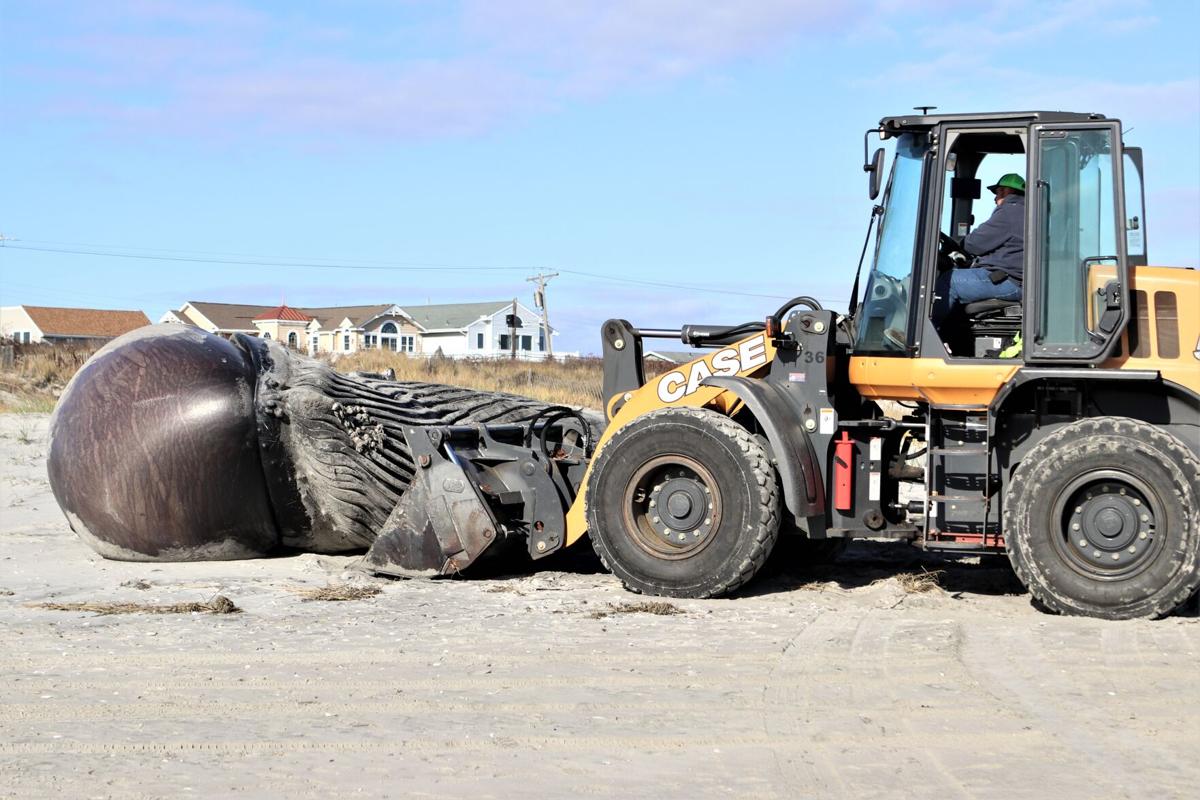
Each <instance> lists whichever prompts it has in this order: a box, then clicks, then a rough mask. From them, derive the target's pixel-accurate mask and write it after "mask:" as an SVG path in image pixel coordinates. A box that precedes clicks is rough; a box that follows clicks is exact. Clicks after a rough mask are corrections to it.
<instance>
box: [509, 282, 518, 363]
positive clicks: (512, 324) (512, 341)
mask: <svg viewBox="0 0 1200 800" xmlns="http://www.w3.org/2000/svg"><path fill="white" fill-rule="evenodd" d="M508 357H509V358H510V359H512V360H513V361H516V360H517V298H515V297H514V298H513V304H512V313H511V314H509V315H508Z"/></svg>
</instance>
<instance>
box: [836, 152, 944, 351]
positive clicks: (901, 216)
mask: <svg viewBox="0 0 1200 800" xmlns="http://www.w3.org/2000/svg"><path fill="white" fill-rule="evenodd" d="M928 149H929V146H928V145H927V144H926V143H925V141H924V139H923V137H921V138H919V137H916V136H914V135H912V134H904V135H902V136H900V138H898V139H897V140H896V155H895V158H894V160H893V163H892V174H891V177H889V178H888V186H887V191H886V193H885V194H884V197H883V208H884V211H883V216H882V217H880V219H879V233H878V234H877V235H876V237H875V260H874V264H873V265H872V267H871V275H870V278H869V279H868V280H867V291H866V294H865V295H864V296H863V305H862V312H861V315H862V316H861V319H862V322H861V323H860V324H859V327H858V342H857V343H856V345H855V348H854V349H855V351H857V352H883V353H888V352H891V353H899V352H902V351H903V350H904V349H905V347H906V346H907V341H908V338H907V337H908V295H909V290H910V288H911V286H910V284H911V283H912V271H913V263H914V262H915V258H916V254H915V252H914V250H915V247H916V243H917V222H918V219H917V217H918V212H919V210H920V207H921V173H922V170H923V168H924V163H925V155H926V153H927V152H928Z"/></svg>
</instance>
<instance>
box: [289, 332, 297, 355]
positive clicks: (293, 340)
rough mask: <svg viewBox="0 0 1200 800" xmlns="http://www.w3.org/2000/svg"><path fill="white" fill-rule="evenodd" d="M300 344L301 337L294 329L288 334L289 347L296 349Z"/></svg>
mask: <svg viewBox="0 0 1200 800" xmlns="http://www.w3.org/2000/svg"><path fill="white" fill-rule="evenodd" d="M299 346H300V338H299V337H298V336H296V332H295V331H292V332H291V333H289V334H288V347H290V348H291V349H293V350H295V349H296V348H298V347H299Z"/></svg>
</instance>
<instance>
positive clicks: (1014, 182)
mask: <svg viewBox="0 0 1200 800" xmlns="http://www.w3.org/2000/svg"><path fill="white" fill-rule="evenodd" d="M1001 186H1003V187H1004V188H1006V189H1016V190H1017V191H1018V192H1024V191H1025V179H1024V178H1022V177H1021V176H1020V175H1018V174H1017V173H1015V172H1010V173H1008V174H1007V175H1004V176H1003V177H1001V178H1000V180H998V181H996V182H995V183H993V184H992V185H991V186H989V187H988V191H992V192H994V191H996V190H997V189H998V188H1000V187H1001Z"/></svg>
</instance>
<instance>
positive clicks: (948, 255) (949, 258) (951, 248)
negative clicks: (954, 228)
mask: <svg viewBox="0 0 1200 800" xmlns="http://www.w3.org/2000/svg"><path fill="white" fill-rule="evenodd" d="M972 260H973V258H972V256H971V254H970V253H968V252H967V251H966V250H964V249H963V247H962V245H960V244H959V243H958V242H956V241H954V240H953V239H951V238H950V237H949V236H947V235H946V234H944V233H942V232H941V231H938V269H954V268H955V267H966V266H968V265H970V263H971V261H972Z"/></svg>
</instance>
